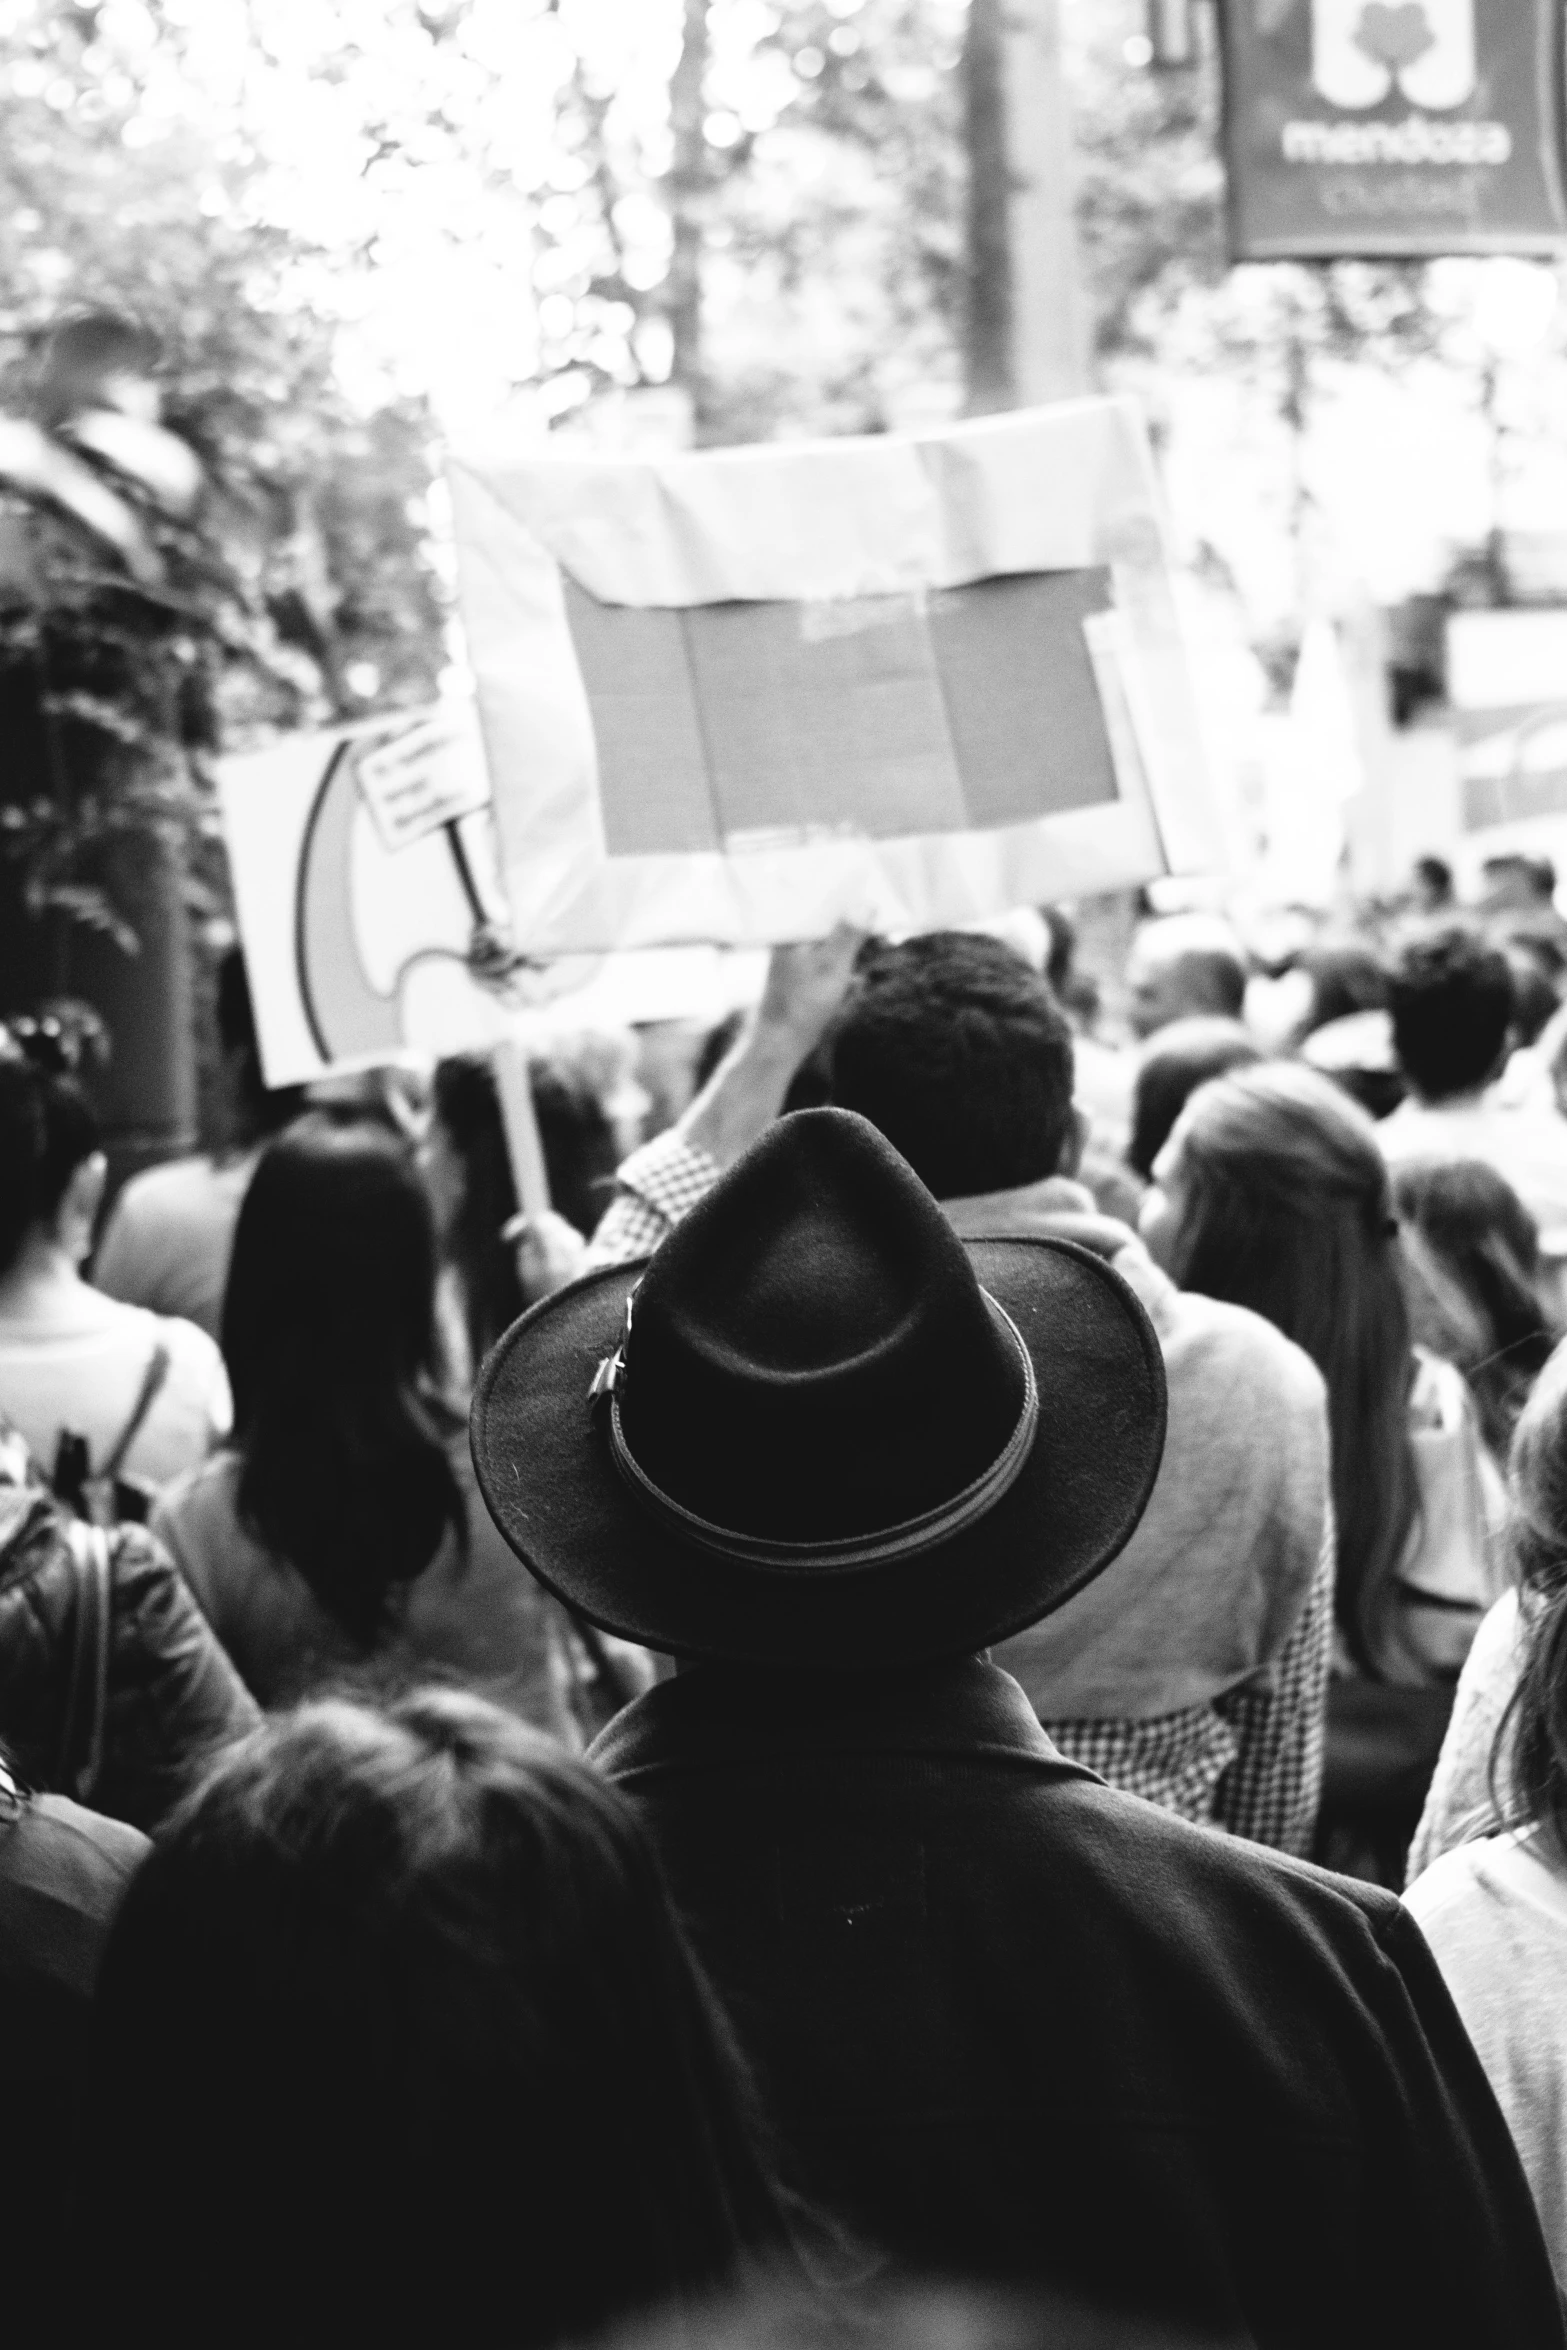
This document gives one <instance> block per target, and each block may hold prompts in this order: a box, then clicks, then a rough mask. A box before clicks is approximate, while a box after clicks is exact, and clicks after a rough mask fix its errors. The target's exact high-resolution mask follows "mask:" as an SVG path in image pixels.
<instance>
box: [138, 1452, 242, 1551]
mask: <svg viewBox="0 0 1567 2350" xmlns="http://www.w3.org/2000/svg"><path fill="white" fill-rule="evenodd" d="M238 1483H239V1456H238V1454H237V1453H233V1452H229V1451H223V1452H215V1453H213V1454H212V1455H211V1456H210V1458H209V1459H207V1460H204V1461H198V1462H197V1463H196V1466H195V1467H194V1468H193V1469H186V1470H185V1471H184V1473H183V1474H182V1475H181V1476H178V1477H176V1478H174V1479H173V1480H172V1482H171V1483H170V1484H168V1485H166V1486H165V1487H164V1489H163V1491H162V1492H161V1493H160V1494H159V1496H158V1499H157V1502H156V1503H155V1505H154V1507H153V1513H152V1517H151V1520H150V1524H151V1528H152V1531H153V1533H154V1534H156V1535H161V1534H162V1531H163V1529H164V1527H165V1526H166V1525H168V1524H171V1523H172V1524H173V1525H176V1526H179V1525H182V1524H186V1523H190V1522H193V1521H197V1520H206V1519H212V1518H215V1517H216V1518H232V1517H233V1516H234V1514H235V1510H236V1506H237V1505H236V1498H235V1496H236V1489H237V1487H238Z"/></svg>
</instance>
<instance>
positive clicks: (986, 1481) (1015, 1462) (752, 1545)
mask: <svg viewBox="0 0 1567 2350" xmlns="http://www.w3.org/2000/svg"><path fill="white" fill-rule="evenodd" d="M981 1295H982V1296H983V1297H984V1300H985V1303H986V1304H987V1305H988V1306H989V1307H990V1309H991V1311H992V1313H994V1314H995V1315H997V1316H998V1318H999V1319H1000V1321H1001V1322H1002V1323H1003V1324H1004V1325H1005V1328H1006V1331H1007V1334H1008V1336H1009V1337H1010V1338H1011V1340H1012V1343H1013V1345H1014V1346H1015V1347H1016V1349H1017V1354H1018V1360H1019V1362H1020V1363H1021V1365H1022V1369H1023V1408H1022V1410H1021V1411H1020V1412H1019V1414H1018V1418H1017V1425H1016V1427H1015V1428H1014V1429H1013V1431H1012V1433H1011V1435H1010V1436H1009V1437H1008V1438H1007V1441H1006V1444H1005V1445H1004V1446H1003V1448H1002V1450H1001V1451H1000V1452H999V1453H998V1454H997V1456H996V1458H995V1460H993V1461H992V1462H991V1464H990V1467H989V1468H988V1469H985V1470H982V1471H981V1473H980V1475H979V1476H977V1477H976V1478H975V1479H974V1480H973V1482H972V1484H969V1485H965V1486H964V1488H963V1490H962V1492H961V1493H957V1494H954V1495H953V1497H952V1499H951V1500H950V1501H945V1502H942V1503H940V1504H939V1506H938V1507H937V1508H935V1509H933V1510H926V1511H925V1512H924V1513H923V1514H922V1515H921V1516H919V1517H917V1518H904V1519H902V1520H901V1521H900V1522H899V1523H898V1524H897V1525H895V1526H888V1527H885V1528H884V1529H883V1530H882V1531H881V1532H880V1533H878V1534H861V1535H855V1536H853V1537H851V1538H850V1539H849V1540H847V1541H843V1542H768V1541H765V1540H763V1539H761V1538H759V1537H758V1536H756V1535H752V1534H741V1533H738V1532H736V1531H735V1530H734V1529H733V1528H732V1527H728V1526H717V1525H714V1524H713V1522H712V1520H711V1519H709V1518H702V1517H698V1516H697V1514H696V1512H695V1511H694V1510H688V1509H686V1508H685V1507H684V1505H683V1504H682V1503H680V1502H678V1501H676V1500H675V1499H674V1497H673V1495H671V1494H668V1493H666V1492H665V1491H664V1489H663V1487H662V1486H661V1485H656V1484H655V1483H654V1481H653V1479H652V1478H651V1477H650V1476H649V1475H648V1473H647V1471H646V1470H645V1469H644V1468H643V1467H642V1466H641V1465H640V1463H639V1462H638V1460H637V1458H636V1456H635V1454H634V1453H633V1452H632V1450H631V1447H630V1445H629V1444H628V1443H627V1442H626V1435H625V1430H624V1428H623V1427H622V1426H621V1420H620V1390H621V1387H622V1385H623V1382H624V1378H625V1355H624V1352H623V1351H617V1352H616V1353H615V1354H613V1355H612V1356H610V1357H609V1358H608V1359H607V1360H606V1361H605V1362H603V1363H601V1364H600V1365H599V1370H598V1376H597V1377H596V1378H595V1380H594V1382H593V1387H592V1399H593V1400H594V1401H601V1400H605V1399H607V1401H608V1404H609V1414H608V1421H609V1449H610V1457H611V1459H612V1460H613V1461H614V1464H615V1467H616V1468H617V1469H618V1470H619V1472H620V1475H621V1477H622V1478H623V1479H624V1481H625V1483H626V1485H627V1486H628V1487H629V1489H630V1491H631V1494H632V1496H633V1498H634V1499H635V1500H636V1501H637V1502H638V1504H639V1505H640V1506H641V1507H642V1508H643V1509H644V1510H645V1511H646V1512H647V1514H648V1515H649V1517H651V1518H655V1519H657V1520H658V1522H659V1523H660V1524H661V1525H662V1526H663V1527H664V1528H665V1530H666V1532H668V1533H670V1534H673V1535H674V1536H675V1537H676V1538H677V1539H678V1540H679V1541H682V1542H688V1543H692V1544H694V1545H695V1546H696V1548H697V1549H699V1550H706V1551H710V1552H712V1553H713V1554H714V1556H715V1557H718V1558H727V1559H733V1560H735V1561H736V1562H737V1563H738V1564H740V1565H742V1566H748V1567H762V1568H767V1569H771V1570H773V1571H775V1572H779V1573H783V1574H789V1573H815V1574H831V1573H834V1572H844V1571H848V1570H850V1569H853V1568H858V1567H882V1566H890V1565H892V1564H893V1563H894V1562H895V1561H897V1560H899V1559H912V1558H919V1557H920V1556H921V1555H922V1554H923V1553H924V1552H925V1551H928V1550H935V1549H936V1548H937V1547H938V1546H939V1545H940V1544H942V1543H944V1542H950V1541H951V1540H952V1539H953V1537H954V1536H955V1535H958V1534H962V1533H965V1532H966V1531H967V1530H968V1528H969V1527H970V1526H973V1525H976V1524H977V1523H978V1521H979V1520H980V1519H981V1518H983V1517H985V1516H986V1515H988V1513H989V1512H990V1511H991V1510H993V1509H994V1508H995V1506H996V1504H997V1502H998V1501H1000V1500H1001V1498H1002V1496H1003V1494H1005V1493H1007V1492H1008V1491H1009V1490H1010V1489H1011V1487H1012V1486H1013V1485H1014V1484H1015V1483H1016V1482H1017V1479H1018V1477H1019V1476H1020V1475H1021V1473H1022V1469H1023V1464H1024V1462H1025V1461H1026V1460H1027V1459H1028V1456H1029V1453H1030V1452H1031V1451H1032V1449H1033V1444H1034V1437H1035V1434H1036V1433H1037V1431H1038V1427H1039V1386H1038V1382H1037V1381H1036V1379H1035V1377H1034V1365H1033V1361H1032V1359H1031V1357H1030V1355H1029V1351H1028V1349H1027V1347H1026V1346H1025V1345H1024V1344H1023V1340H1022V1337H1021V1335H1020V1333H1019V1331H1018V1327H1017V1324H1016V1323H1015V1322H1014V1321H1013V1319H1012V1317H1011V1315H1010V1314H1009V1313H1008V1312H1007V1310H1006V1308H1005V1307H1004V1306H1002V1305H998V1304H997V1302H996V1300H995V1299H994V1298H993V1297H992V1296H991V1295H990V1292H989V1291H988V1290H985V1291H982V1292H981Z"/></svg>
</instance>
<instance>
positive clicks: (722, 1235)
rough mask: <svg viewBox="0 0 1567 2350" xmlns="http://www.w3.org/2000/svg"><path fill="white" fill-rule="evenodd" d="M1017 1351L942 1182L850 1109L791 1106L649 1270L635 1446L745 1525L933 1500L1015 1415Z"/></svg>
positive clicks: (891, 1518)
mask: <svg viewBox="0 0 1567 2350" xmlns="http://www.w3.org/2000/svg"><path fill="white" fill-rule="evenodd" d="M1025 1382H1026V1373H1025V1370H1024V1368H1023V1365H1022V1364H1021V1362H1020V1360H1019V1356H1018V1350H1017V1348H1016V1346H1015V1344H1009V1342H1008V1338H1007V1335H1006V1332H1005V1329H1004V1327H1003V1326H1002V1324H1001V1323H1000V1322H999V1320H998V1317H997V1314H996V1312H995V1310H994V1309H993V1308H992V1307H991V1306H990V1305H989V1304H987V1301H986V1299H985V1296H984V1293H983V1291H982V1290H981V1288H980V1286H979V1282H978V1280H977V1278H976V1277H975V1274H974V1271H973V1268H972V1266H971V1264H970V1262H969V1258H968V1256H967V1254H966V1252H965V1250H964V1249H963V1247H962V1244H961V1243H960V1242H959V1241H958V1239H957V1238H956V1236H955V1234H954V1233H953V1232H952V1230H951V1227H950V1226H949V1225H948V1223H947V1221H946V1219H945V1217H944V1216H943V1215H942V1213H941V1211H940V1209H939V1208H938V1207H937V1205H936V1202H935V1201H934V1200H933V1199H932V1197H931V1195H930V1193H929V1192H928V1191H927V1190H926V1189H925V1186H924V1185H923V1184H922V1183H921V1182H920V1181H919V1179H918V1177H917V1176H916V1175H915V1174H914V1173H913V1172H912V1170H911V1169H910V1168H909V1167H908V1166H907V1165H906V1164H905V1163H904V1161H903V1160H902V1159H901V1158H900V1157H899V1156H898V1154H897V1152H896V1151H894V1150H893V1148H892V1146H891V1145H890V1144H889V1143H888V1142H886V1141H885V1140H884V1138H883V1137H882V1136H881V1135H880V1134H879V1133H878V1132H877V1131H876V1129H875V1128H874V1127H873V1126H871V1125H869V1124H868V1123H867V1122H866V1121H865V1120H864V1119H863V1118H859V1117H856V1116H854V1115H853V1114H852V1113H850V1112H848V1111H845V1110H805V1111H799V1112H797V1113H796V1114H795V1115H793V1116H792V1117H788V1118H785V1119H782V1120H780V1121H779V1122H778V1124H777V1125H776V1126H775V1127H774V1128H773V1129H772V1130H771V1131H770V1132H769V1134H768V1135H767V1136H766V1137H765V1138H764V1139H763V1141H762V1142H761V1143H760V1144H758V1145H757V1146H756V1148H755V1149H753V1150H752V1151H750V1152H748V1153H747V1155H746V1157H745V1158H744V1159H743V1160H742V1161H741V1162H740V1164H739V1165H738V1166H737V1167H736V1168H734V1169H733V1170H732V1171H731V1172H730V1173H729V1174H728V1175H727V1176H726V1177H725V1178H724V1180H723V1181H722V1182H721V1183H720V1184H719V1185H718V1186H717V1187H716V1188H715V1189H714V1190H713V1191H712V1192H711V1193H710V1194H709V1196H708V1197H707V1199H706V1200H704V1201H703V1202H702V1203H701V1205H700V1206H699V1207H697V1208H696V1209H694V1210H693V1211H692V1213H691V1214H690V1215H689V1216H688V1217H686V1219H685V1220H684V1222H683V1223H681V1224H680V1225H679V1226H678V1227H677V1228H676V1230H675V1231H674V1232H673V1233H672V1234H671V1236H670V1238H669V1239H668V1240H667V1241H665V1243H664V1245H663V1247H662V1248H661V1249H660V1250H659V1251H658V1253H657V1255H656V1256H655V1257H654V1258H653V1260H652V1262H651V1264H650V1265H649V1267H648V1270H647V1272H646V1274H645V1275H644V1276H643V1279H642V1282H641V1284H640V1286H639V1287H638V1289H637V1291H636V1294H635V1298H634V1301H633V1307H632V1313H631V1327H630V1335H629V1338H628V1341H627V1344H626V1349H625V1366H624V1375H623V1384H622V1387H621V1396H620V1408H621V1418H622V1425H623V1428H624V1434H625V1440H626V1443H627V1446H628V1448H629V1450H630V1452H631V1454H632V1455H633V1457H634V1459H635V1461H636V1463H637V1466H638V1467H639V1468H640V1469H641V1471H642V1472H643V1473H644V1474H645V1475H646V1476H647V1477H648V1478H650V1479H651V1480H652V1481H653V1483H654V1484H655V1485H656V1486H658V1487H659V1488H661V1489H662V1491H663V1492H664V1493H666V1494H667V1495H669V1497H670V1498H671V1499H672V1500H674V1501H675V1502H676V1503H678V1504H679V1505H680V1506H681V1508H683V1509H685V1510H688V1511H690V1512H692V1513H693V1514H694V1515H696V1516H698V1517H700V1518H702V1519H705V1520H707V1521H709V1522H711V1523H714V1524H717V1525H721V1526H726V1527H729V1528H732V1529H733V1530H734V1531H735V1532H737V1533H739V1534H742V1535H746V1536H750V1537H755V1538H758V1539H765V1540H770V1541H775V1542H784V1543H789V1542H800V1543H813V1542H824V1541H836V1540H842V1539H846V1538H850V1537H853V1536H856V1535H860V1534H870V1533H873V1532H877V1531H880V1530H882V1529H884V1528H886V1527H889V1526H892V1525H896V1524H898V1523H900V1522H902V1521H904V1520H907V1519H910V1518H914V1517H918V1516H920V1515H922V1514H923V1513H924V1512H926V1511H928V1510H932V1509H937V1508H939V1507H940V1506H941V1505H942V1504H944V1503H946V1502H948V1501H950V1500H951V1499H952V1497H953V1496H954V1495H956V1494H958V1493H960V1492H962V1491H963V1490H964V1488H965V1487H967V1486H969V1485H970V1484H971V1483H972V1482H973V1481H974V1480H975V1479H976V1478H978V1477H981V1476H982V1475H983V1474H984V1472H985V1471H986V1470H987V1468H989V1467H990V1465H991V1464H992V1463H993V1462H994V1461H995V1459H996V1457H997V1455H998V1454H999V1453H1000V1452H1001V1451H1002V1450H1003V1448H1004V1447H1005V1446H1006V1444H1007V1442H1008V1440H1009V1438H1010V1437H1011V1436H1012V1434H1013V1432H1014V1430H1015V1429H1016V1427H1017V1424H1018V1417H1019V1411H1020V1407H1021V1405H1022V1402H1023V1397H1024V1390H1025Z"/></svg>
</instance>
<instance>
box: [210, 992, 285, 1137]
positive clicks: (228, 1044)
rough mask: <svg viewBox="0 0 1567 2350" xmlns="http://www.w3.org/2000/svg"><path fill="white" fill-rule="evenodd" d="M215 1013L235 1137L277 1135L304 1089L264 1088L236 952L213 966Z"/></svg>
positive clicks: (248, 998)
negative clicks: (215, 971) (214, 971)
mask: <svg viewBox="0 0 1567 2350" xmlns="http://www.w3.org/2000/svg"><path fill="white" fill-rule="evenodd" d="M215 1009H216V1014H217V1023H218V1043H219V1045H220V1046H221V1047H222V1051H223V1059H224V1065H225V1074H226V1078H227V1083H228V1089H229V1094H230V1097H231V1107H232V1113H233V1117H234V1122H235V1126H236V1128H237V1130H238V1136H237V1138H238V1139H240V1140H242V1141H251V1140H257V1141H259V1140H260V1138H261V1137H262V1136H263V1135H266V1134H276V1133H279V1132H280V1131H281V1129H282V1128H283V1127H285V1126H286V1125H287V1124H288V1122H289V1120H290V1119H291V1118H296V1117H297V1116H298V1115H299V1112H300V1109H301V1107H302V1105H303V1102H304V1088H303V1087H302V1086H298V1085H287V1086H277V1087H272V1088H269V1087H268V1085H267V1081H266V1079H265V1077H264V1076H263V1075H262V1070H261V1043H260V1039H259V1038H258V1037H257V1034H256V1013H255V1006H254V1005H253V1003H252V1002H251V996H250V978H249V975H248V973H247V971H246V968H245V957H244V952H243V950H242V949H241V948H239V947H230V948H229V949H228V951H227V953H226V954H225V955H223V957H222V958H221V959H220V961H219V963H218V971H217V988H216V996H215Z"/></svg>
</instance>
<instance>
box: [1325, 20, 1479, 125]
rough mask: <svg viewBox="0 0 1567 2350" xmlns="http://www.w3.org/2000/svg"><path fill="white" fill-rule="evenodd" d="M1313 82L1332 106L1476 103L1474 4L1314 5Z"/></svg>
mask: <svg viewBox="0 0 1567 2350" xmlns="http://www.w3.org/2000/svg"><path fill="white" fill-rule="evenodd" d="M1311 13H1312V70H1311V78H1312V81H1313V82H1314V83H1315V85H1316V87H1317V89H1318V91H1319V92H1320V93H1321V95H1322V96H1323V97H1324V98H1326V99H1327V100H1328V102H1329V104H1330V105H1333V106H1343V107H1354V108H1355V109H1356V110H1357V111H1358V110H1359V109H1360V108H1362V107H1367V106H1380V105H1381V104H1382V103H1383V101H1384V100H1385V99H1387V98H1389V97H1391V96H1392V95H1393V93H1394V92H1395V90H1396V91H1397V94H1398V95H1399V97H1401V98H1402V99H1403V100H1404V102H1405V103H1406V104H1407V105H1410V106H1418V107H1431V108H1435V109H1438V110H1445V109H1446V108H1448V107H1452V106H1461V105H1463V104H1464V103H1465V101H1466V100H1467V99H1469V98H1472V97H1473V96H1474V92H1475V83H1476V67H1475V5H1474V0H1312V12H1311Z"/></svg>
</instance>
